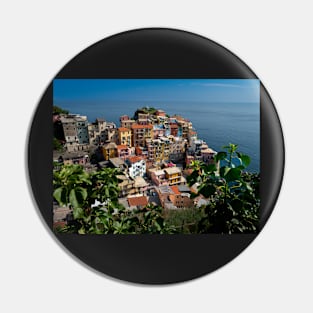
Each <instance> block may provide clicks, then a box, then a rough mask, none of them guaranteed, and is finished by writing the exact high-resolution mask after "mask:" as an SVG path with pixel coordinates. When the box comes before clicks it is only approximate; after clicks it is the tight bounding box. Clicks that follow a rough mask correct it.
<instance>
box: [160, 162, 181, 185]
mask: <svg viewBox="0 0 313 313" xmlns="http://www.w3.org/2000/svg"><path fill="white" fill-rule="evenodd" d="M164 172H165V178H166V179H167V180H168V183H169V185H170V186H171V185H178V184H180V183H181V182H182V176H181V169H180V168H179V167H176V166H174V167H168V168H165V169H164Z"/></svg>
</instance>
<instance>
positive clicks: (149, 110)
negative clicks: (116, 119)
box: [133, 106, 157, 120]
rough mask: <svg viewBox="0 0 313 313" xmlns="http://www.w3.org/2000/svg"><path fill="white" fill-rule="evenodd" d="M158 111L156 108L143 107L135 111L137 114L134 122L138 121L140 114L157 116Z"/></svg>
mask: <svg viewBox="0 0 313 313" xmlns="http://www.w3.org/2000/svg"><path fill="white" fill-rule="evenodd" d="M156 111H157V109H156V108H154V107H148V106H145V107H142V108H138V109H137V110H136V111H135V114H134V117H133V119H134V120H137V119H138V114H139V113H143V114H155V112H156Z"/></svg>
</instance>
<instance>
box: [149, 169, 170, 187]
mask: <svg viewBox="0 0 313 313" xmlns="http://www.w3.org/2000/svg"><path fill="white" fill-rule="evenodd" d="M151 180H152V182H153V183H154V184H155V185H156V186H164V185H168V180H167V179H166V177H165V172H164V170H156V171H151Z"/></svg>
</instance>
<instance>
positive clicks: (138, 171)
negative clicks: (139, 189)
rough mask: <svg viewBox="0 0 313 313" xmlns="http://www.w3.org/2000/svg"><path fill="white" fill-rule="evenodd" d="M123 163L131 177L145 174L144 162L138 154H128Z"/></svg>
mask: <svg viewBox="0 0 313 313" xmlns="http://www.w3.org/2000/svg"><path fill="white" fill-rule="evenodd" d="M125 163H126V164H127V166H128V174H129V176H130V177H131V178H135V177H138V176H139V177H143V176H145V175H146V162H145V160H144V159H143V158H141V157H139V156H130V157H128V158H127V159H126V161H125Z"/></svg>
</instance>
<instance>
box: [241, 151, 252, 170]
mask: <svg viewBox="0 0 313 313" xmlns="http://www.w3.org/2000/svg"><path fill="white" fill-rule="evenodd" d="M241 161H242V164H243V165H244V166H245V167H247V166H248V165H249V164H250V162H251V159H250V157H249V156H248V155H246V154H242V155H241Z"/></svg>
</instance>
